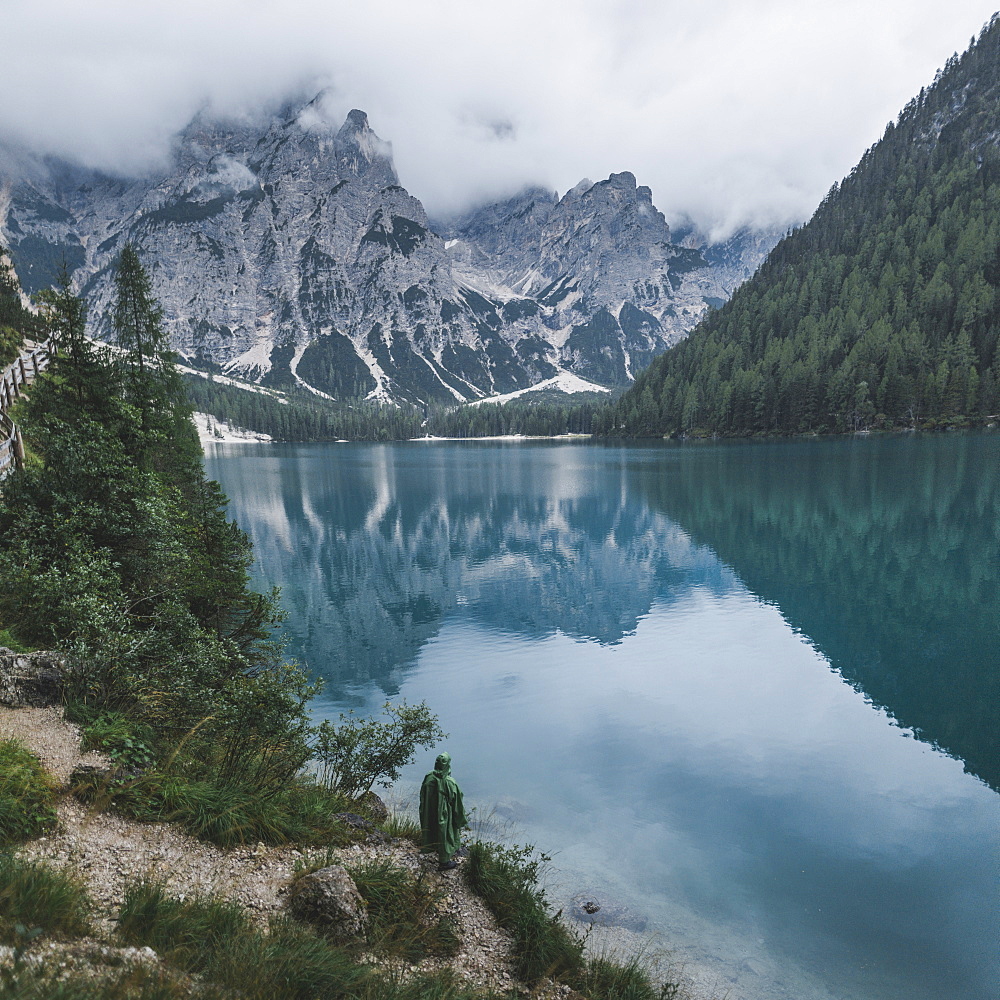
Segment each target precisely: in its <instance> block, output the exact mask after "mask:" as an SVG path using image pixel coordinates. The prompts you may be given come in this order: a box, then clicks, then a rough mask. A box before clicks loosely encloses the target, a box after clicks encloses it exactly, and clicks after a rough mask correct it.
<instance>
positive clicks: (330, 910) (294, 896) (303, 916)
mask: <svg viewBox="0 0 1000 1000" xmlns="http://www.w3.org/2000/svg"><path fill="white" fill-rule="evenodd" d="M288 909H289V911H290V912H291V914H292V916H293V917H295V918H296V919H297V920H304V921H306V922H307V923H310V924H314V925H316V926H318V927H322V928H323V930H324V931H326V932H327V933H328V934H329V935H330V937H331V938H333V940H335V941H348V940H351V939H352V938H358V937H363V936H364V933H365V931H366V930H367V928H368V908H367V906H366V904H365V901H364V899H362V898H361V893H360V892H358V887H357V886H356V885H355V884H354V879H352V878H351V876H350V875H348V874H347V872H346V871H345V869H343V868H342V867H341V866H340V865H330V866H329V867H328V868H320V869H319V871H315V872H311V873H310V874H309V875H303V876H302V877H301V878H300V879H298V880H297V881H296V882H294V883H293V884H292V887H291V888H290V889H289V891H288Z"/></svg>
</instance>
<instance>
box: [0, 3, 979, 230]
mask: <svg viewBox="0 0 1000 1000" xmlns="http://www.w3.org/2000/svg"><path fill="white" fill-rule="evenodd" d="M995 3H997V0H949V2H948V3H942V2H941V0H863V2H862V0H840V2H826V3H816V2H813V0H702V2H699V0H659V2H654V0H628V2H625V0H564V2H555V0H494V2H477V0H366V2H364V3H363V4H362V3H359V2H358V0H353V2H351V3H347V2H343V0H287V2H284V3H277V2H275V0H197V2H195V0H170V2H169V3H165V2H161V0H90V2H88V3H81V2H79V0H0V140H2V141H4V142H7V143H16V142H21V143H25V144H28V145H30V146H32V147H33V148H35V149H38V150H40V151H44V152H54V153H58V154H61V155H63V156H70V157H73V158H77V159H81V160H83V161H85V162H87V163H88V164H90V165H93V166H99V167H102V168H106V169H112V170H117V171H138V170H148V169H154V168H155V167H156V165H157V164H158V163H159V164H162V163H163V162H164V158H165V157H166V155H167V151H168V149H169V142H170V137H171V135H172V134H173V133H174V132H176V130H177V129H179V128H180V127H182V126H183V125H184V124H185V123H186V121H187V120H188V119H189V118H190V117H191V116H192V114H193V113H194V112H195V111H196V110H197V109H198V108H199V107H200V106H202V105H204V104H205V103H206V102H209V103H211V104H212V105H214V106H215V107H217V108H218V109H220V110H222V111H224V112H227V113H233V112H238V111H241V112H247V111H251V110H253V109H255V108H256V109H261V108H265V107H268V106H273V105H274V104H275V103H276V102H278V101H280V99H281V98H282V97H283V96H286V95H289V94H291V93H293V92H295V93H302V94H305V93H309V92H311V91H315V90H317V89H319V88H320V87H321V86H331V87H332V88H333V91H332V97H331V100H330V103H331V104H332V106H333V109H334V111H335V113H338V114H343V115H346V113H347V111H349V110H350V109H351V108H354V107H357V108H361V109H363V110H365V111H367V112H368V115H369V119H370V121H371V125H372V127H373V128H374V129H375V131H376V132H378V133H379V135H380V136H381V137H382V138H383V139H388V140H390V141H391V142H392V144H393V149H394V154H395V160H396V166H397V169H398V171H399V174H400V179H401V182H402V183H403V184H404V185H405V186H406V187H407V188H408V189H409V190H410V192H411V193H412V194H414V195H416V196H417V197H419V198H421V199H422V200H423V202H424V204H425V206H426V207H427V209H428V211H429V212H431V213H432V214H446V213H448V212H450V211H454V210H456V209H458V208H461V207H464V206H467V205H469V204H470V203H473V202H475V201H480V200H485V199H486V198H489V197H495V196H497V195H500V194H504V193H512V192H513V191H514V190H516V189H518V188H519V187H521V186H523V185H524V184H526V183H540V184H544V185H546V186H548V187H552V188H556V189H557V190H558V191H559V192H560V193H562V192H564V191H565V190H566V189H567V188H569V187H572V186H573V185H574V184H576V183H577V182H578V181H579V180H580V179H581V178H583V177H590V178H592V179H593V180H599V179H601V178H603V177H606V176H607V175H608V174H609V173H610V172H612V171H618V170H631V171H632V172H633V173H635V175H636V176H637V178H638V180H639V183H640V184H648V185H650V187H652V189H653V200H654V202H655V203H656V205H657V206H658V207H659V208H660V209H662V210H663V211H664V212H665V213H666V214H667V216H668V218H671V219H674V218H677V217H678V216H680V215H683V214H685V213H687V214H690V215H691V216H692V217H693V218H695V219H696V220H697V221H698V222H700V223H701V224H702V225H703V226H706V227H715V229H716V233H717V234H719V233H721V232H722V231H724V230H728V229H731V228H732V227H733V226H735V225H738V224H742V223H751V224H781V225H784V224H787V223H790V222H796V221H801V220H803V219H805V218H807V217H808V216H809V215H810V214H811V213H812V210H813V209H814V208H815V206H816V204H817V203H818V201H819V199H820V198H821V197H822V196H823V194H824V193H825V192H826V191H827V190H828V188H829V187H830V185H831V184H832V183H833V182H834V181H835V180H838V179H839V178H840V177H842V176H843V175H844V174H846V173H847V172H849V171H850V169H851V167H852V166H853V165H854V164H855V163H856V162H857V160H858V158H859V156H860V155H861V153H862V152H863V151H864V150H865V148H866V147H867V146H869V145H870V144H871V143H872V142H874V141H875V140H876V139H878V138H879V136H880V135H881V134H882V131H883V130H884V128H885V124H886V122H887V121H889V119H891V118H895V116H896V114H897V112H898V111H899V109H900V108H901V107H902V106H903V105H904V104H905V103H906V102H907V101H908V100H909V99H910V98H911V97H912V96H913V95H914V94H915V93H916V92H917V91H919V89H920V87H921V86H923V85H925V84H928V83H930V82H931V80H932V79H933V77H934V73H935V71H936V70H937V69H938V68H939V67H940V66H941V65H942V64H943V63H944V62H945V60H946V59H947V58H948V57H949V56H950V55H951V54H952V53H953V52H954V51H956V50H958V51H961V50H964V49H965V48H966V46H967V45H968V43H969V40H970V37H971V36H972V35H974V34H978V33H979V30H980V29H981V27H982V26H983V24H984V23H985V22H986V21H987V20H988V18H989V17H990V15H991V14H992V12H993V4H995Z"/></svg>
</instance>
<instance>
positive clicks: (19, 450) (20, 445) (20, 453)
mask: <svg viewBox="0 0 1000 1000" xmlns="http://www.w3.org/2000/svg"><path fill="white" fill-rule="evenodd" d="M14 464H15V465H17V466H19V467H23V466H24V441H22V440H21V432H20V431H19V430H18V429H17V428H16V427H15V428H14Z"/></svg>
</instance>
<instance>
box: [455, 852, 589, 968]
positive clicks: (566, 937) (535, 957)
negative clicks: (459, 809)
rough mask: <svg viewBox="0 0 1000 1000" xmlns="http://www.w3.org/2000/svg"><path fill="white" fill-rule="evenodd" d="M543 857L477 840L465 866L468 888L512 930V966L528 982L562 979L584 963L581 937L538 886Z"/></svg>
mask: <svg viewBox="0 0 1000 1000" xmlns="http://www.w3.org/2000/svg"><path fill="white" fill-rule="evenodd" d="M546 860H547V859H546V858H545V857H544V856H542V857H540V858H539V857H536V856H535V855H534V852H533V850H532V848H530V847H502V846H501V845H499V844H491V843H486V842H483V841H476V842H474V843H473V844H471V845H470V847H469V863H468V865H467V868H466V871H467V877H468V880H469V884H470V886H471V887H472V890H473V891H474V892H475V893H476V894H477V895H479V896H480V897H482V899H483V901H484V902H485V903H486V905H487V906H488V907H489V908H490V910H492V912H493V915H494V916H495V917H496V918H497V921H498V922H499V924H500V926H501V927H504V928H506V929H507V930H508V931H510V932H511V934H513V936H514V941H515V944H516V958H515V970H516V973H517V976H518V977H519V978H520V979H523V980H525V981H526V982H529V983H533V982H537V981H538V980H539V979H542V978H545V977H552V978H556V979H559V978H564V977H566V976H570V975H573V974H576V973H579V972H580V971H582V969H583V967H584V958H583V941H582V940H581V939H580V938H579V937H578V936H577V935H575V934H573V933H572V932H571V931H570V930H569V929H568V928H567V927H565V926H564V925H563V924H562V923H561V922H560V920H559V916H558V915H557V914H552V913H551V912H550V911H549V906H548V902H547V900H546V898H545V892H544V890H542V889H541V888H540V887H539V885H538V873H539V868H540V865H541V864H542V863H544V861H546Z"/></svg>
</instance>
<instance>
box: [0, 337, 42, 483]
mask: <svg viewBox="0 0 1000 1000" xmlns="http://www.w3.org/2000/svg"><path fill="white" fill-rule="evenodd" d="M50 357H51V347H50V344H49V341H46V342H45V343H44V344H34V345H32V346H30V347H26V348H25V349H23V350H22V351H21V354H20V357H18V358H17V359H16V360H15V361H13V362H12V363H11V364H9V365H8V366H7V367H6V368H5V369H4V371H3V375H2V376H0V479H3V477H4V476H6V475H7V474H8V473H9V472H11V471H12V470H13V469H14V468H16V467H17V466H18V465H19V464H20V463H21V462H23V461H24V445H23V444H22V443H21V432H20V431H19V430H18V429H17V426H16V425H15V424H14V421H13V420H11V419H10V414H9V413H8V411H9V410H10V408H11V406H12V405H13V403H14V400H16V399H17V398H18V397H19V396H20V395H21V393H22V392H23V391H24V389H25V387H26V386H29V385H31V383H32V382H34V381H35V379H36V378H37V377H38V375H39V373H40V372H42V371H44V370H45V369H46V367H47V366H48V363H49V358H50Z"/></svg>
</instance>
